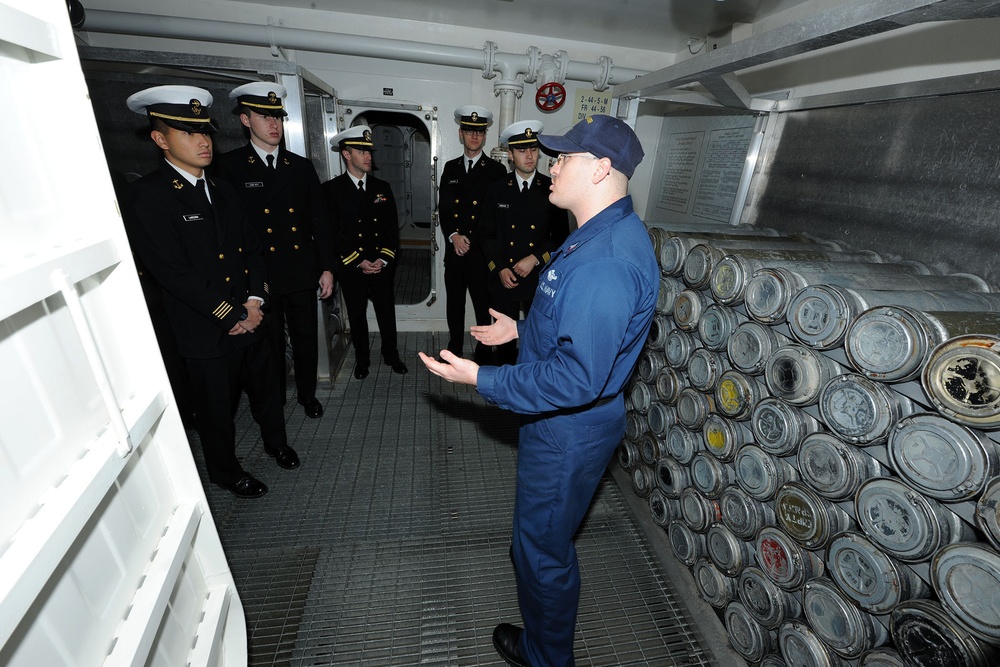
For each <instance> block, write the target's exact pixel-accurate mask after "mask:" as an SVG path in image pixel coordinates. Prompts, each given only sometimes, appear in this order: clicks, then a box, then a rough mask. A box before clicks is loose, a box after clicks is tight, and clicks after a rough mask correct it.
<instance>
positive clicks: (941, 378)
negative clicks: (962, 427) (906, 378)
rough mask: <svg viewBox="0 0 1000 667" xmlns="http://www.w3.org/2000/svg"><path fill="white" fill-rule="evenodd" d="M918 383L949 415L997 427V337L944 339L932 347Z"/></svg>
mask: <svg viewBox="0 0 1000 667" xmlns="http://www.w3.org/2000/svg"><path fill="white" fill-rule="evenodd" d="M920 384H921V385H922V386H923V388H924V391H925V392H926V393H927V396H928V398H930V400H931V402H932V403H933V404H934V407H935V408H937V409H938V411H939V412H941V414H943V415H945V416H946V417H948V418H949V419H954V420H955V421H957V422H960V423H962V424H966V425H967V426H972V427H974V428H981V429H986V430H993V429H997V428H1000V338H998V337H997V336H979V335H968V336H956V337H954V338H950V339H948V340H946V341H945V342H943V343H941V344H940V345H938V346H937V347H935V348H934V349H933V350H932V351H931V354H930V358H929V359H928V361H927V364H926V365H925V366H924V370H923V373H921V376H920Z"/></svg>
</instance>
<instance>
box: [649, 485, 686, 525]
mask: <svg viewBox="0 0 1000 667" xmlns="http://www.w3.org/2000/svg"><path fill="white" fill-rule="evenodd" d="M649 514H650V515H651V516H652V517H653V521H654V522H655V523H656V525H658V526H663V527H664V528H665V527H666V526H667V525H668V524H669V523H670V522H671V521H673V520H674V519H679V518H681V505H680V503H679V502H677V501H676V500H673V499H670V498H667V497H666V495H664V493H663V491H661V490H660V489H659V488H656V487H654V488H653V490H652V491H650V492H649Z"/></svg>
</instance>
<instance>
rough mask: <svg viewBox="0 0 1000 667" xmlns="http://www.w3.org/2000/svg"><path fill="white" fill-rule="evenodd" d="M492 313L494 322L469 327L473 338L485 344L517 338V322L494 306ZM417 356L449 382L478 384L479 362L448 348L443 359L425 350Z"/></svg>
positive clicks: (442, 352) (443, 353)
mask: <svg viewBox="0 0 1000 667" xmlns="http://www.w3.org/2000/svg"><path fill="white" fill-rule="evenodd" d="M490 315H492V316H493V324H490V325H487V326H474V327H472V328H471V329H469V332H470V333H471V334H472V337H473V338H475V339H476V340H478V341H479V342H480V343H482V344H483V345H503V344H504V343H509V342H510V341H512V340H514V339H515V338H517V322H515V321H514V320H513V319H511V318H510V317H508V316H507V315H504V314H503V313H501V312H499V311H496V310H493V309H492V308H490ZM417 356H419V357H420V361H422V362H424V366H427V370H429V371H430V372H431V373H434V375H437V376H438V377H442V378H444V379H445V380H447V381H448V382H458V383H461V384H471V385H475V384H476V379H477V376H478V374H479V364H477V363H476V362H474V361H471V360H469V359H463V358H462V357H458V356H456V355H454V354H452V353H451V352H449V351H448V350H441V360H442V361H438V360H437V359H435V358H434V357H431V356H429V355H427V354H424V353H423V352H418V353H417ZM442 362H443V363H442Z"/></svg>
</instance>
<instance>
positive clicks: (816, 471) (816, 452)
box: [798, 432, 884, 501]
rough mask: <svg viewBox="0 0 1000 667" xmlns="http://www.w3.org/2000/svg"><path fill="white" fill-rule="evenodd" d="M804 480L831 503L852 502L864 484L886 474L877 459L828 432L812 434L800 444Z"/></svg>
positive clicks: (801, 473)
mask: <svg viewBox="0 0 1000 667" xmlns="http://www.w3.org/2000/svg"><path fill="white" fill-rule="evenodd" d="M798 459H799V474H800V475H801V476H802V481H803V482H805V483H806V484H808V485H809V486H810V487H811V488H812V489H814V490H815V491H816V492H817V493H819V494H821V495H823V496H825V497H826V498H829V499H830V500H837V501H840V500H849V499H851V498H853V497H854V494H855V493H856V492H857V490H858V487H859V486H861V483H862V482H864V481H866V480H868V479H870V478H872V477H880V476H882V475H883V474H884V469H883V468H882V464H880V463H879V462H878V461H876V460H875V459H874V458H872V457H871V456H869V455H868V454H866V453H865V452H863V451H862V450H860V449H859V448H857V447H855V446H853V445H849V444H847V443H846V442H844V441H843V440H841V439H840V438H837V437H835V436H833V435H831V434H829V433H823V432H817V433H811V434H810V435H808V436H806V437H805V438H804V439H803V440H802V444H801V445H799V456H798Z"/></svg>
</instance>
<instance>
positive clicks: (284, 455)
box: [264, 445, 299, 470]
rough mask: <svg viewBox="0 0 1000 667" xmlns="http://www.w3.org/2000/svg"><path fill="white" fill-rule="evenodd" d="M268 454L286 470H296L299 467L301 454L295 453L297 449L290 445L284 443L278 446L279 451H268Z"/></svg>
mask: <svg viewBox="0 0 1000 667" xmlns="http://www.w3.org/2000/svg"><path fill="white" fill-rule="evenodd" d="M264 451H265V452H267V455H268V456H270V457H271V458H272V459H274V460H275V462H277V464H278V465H279V466H281V467H282V468H284V469H286V470H295V469H296V468H298V467H299V455H298V454H296V453H295V450H294V449H292V448H291V447H289V446H288V445H282V446H281V447H279V448H278V451H268V450H266V449H265V450H264Z"/></svg>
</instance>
